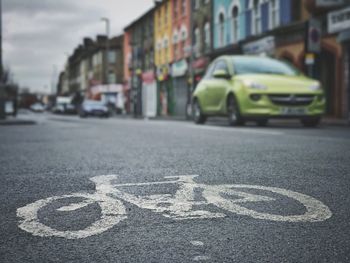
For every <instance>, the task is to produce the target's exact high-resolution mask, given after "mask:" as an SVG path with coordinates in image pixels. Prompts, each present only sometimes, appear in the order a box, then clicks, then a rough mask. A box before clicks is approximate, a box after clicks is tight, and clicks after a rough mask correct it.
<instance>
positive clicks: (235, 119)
mask: <svg viewBox="0 0 350 263" xmlns="http://www.w3.org/2000/svg"><path fill="white" fill-rule="evenodd" d="M227 116H228V124H229V125H230V126H238V125H244V124H245V122H244V119H243V118H242V116H241V113H240V111H239V107H238V104H237V101H236V99H235V97H234V96H232V95H231V96H230V97H229V98H228V100H227Z"/></svg>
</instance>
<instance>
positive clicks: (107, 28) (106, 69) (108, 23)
mask: <svg viewBox="0 0 350 263" xmlns="http://www.w3.org/2000/svg"><path fill="white" fill-rule="evenodd" d="M101 20H102V21H104V22H105V23H106V35H107V42H106V55H105V59H106V61H105V84H107V85H108V84H109V33H110V22H109V19H108V18H106V17H103V18H101Z"/></svg>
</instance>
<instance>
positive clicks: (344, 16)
mask: <svg viewBox="0 0 350 263" xmlns="http://www.w3.org/2000/svg"><path fill="white" fill-rule="evenodd" d="M349 28H350V7H347V8H344V9H342V10H338V11H334V12H331V13H329V14H328V32H329V33H337V32H340V31H343V30H347V29H349Z"/></svg>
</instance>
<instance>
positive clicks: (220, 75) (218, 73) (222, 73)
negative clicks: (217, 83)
mask: <svg viewBox="0 0 350 263" xmlns="http://www.w3.org/2000/svg"><path fill="white" fill-rule="evenodd" d="M213 76H214V78H216V79H230V78H231V75H230V74H229V73H227V71H226V70H223V69H217V70H215V71H214V74H213Z"/></svg>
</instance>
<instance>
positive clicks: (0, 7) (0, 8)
mask: <svg viewBox="0 0 350 263" xmlns="http://www.w3.org/2000/svg"><path fill="white" fill-rule="evenodd" d="M2 76H3V64H2V0H0V78H1V81H2Z"/></svg>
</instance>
